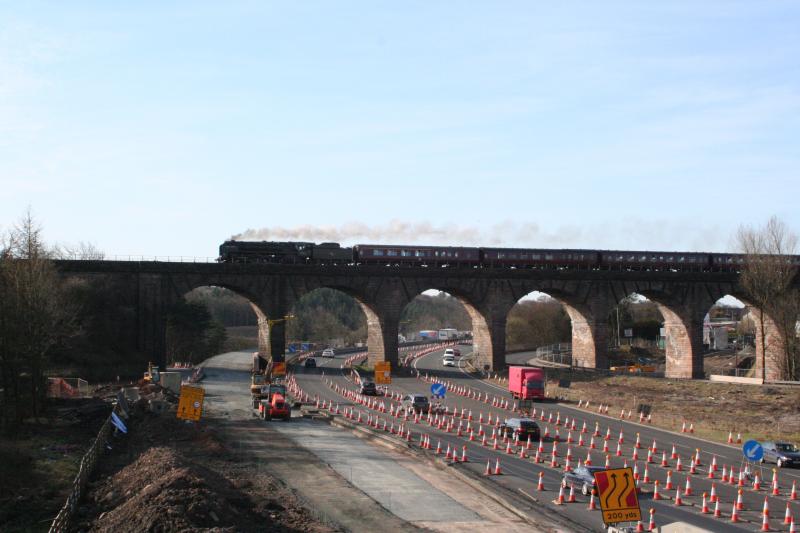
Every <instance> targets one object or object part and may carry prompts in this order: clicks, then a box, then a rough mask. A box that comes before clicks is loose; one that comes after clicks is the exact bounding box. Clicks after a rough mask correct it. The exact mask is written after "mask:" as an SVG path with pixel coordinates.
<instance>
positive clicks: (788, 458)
mask: <svg viewBox="0 0 800 533" xmlns="http://www.w3.org/2000/svg"><path fill="white" fill-rule="evenodd" d="M761 447H762V448H764V457H763V458H762V459H761V462H762V463H765V462H770V463H775V464H776V465H777V466H778V468H782V467H784V466H800V450H799V449H798V448H797V446H795V445H794V444H791V443H789V442H764V443H762V444H761Z"/></svg>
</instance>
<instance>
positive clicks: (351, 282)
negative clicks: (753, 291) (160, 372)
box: [57, 242, 783, 380]
mask: <svg viewBox="0 0 800 533" xmlns="http://www.w3.org/2000/svg"><path fill="white" fill-rule="evenodd" d="M302 244H307V243H302ZM226 245H229V242H228V243H224V244H223V246H222V247H220V251H221V255H220V258H221V259H222V260H218V261H217V262H210V263H188V262H168V261H106V260H59V261H57V267H58V269H59V270H60V272H61V273H62V275H63V276H66V277H69V278H75V279H78V280H82V281H83V282H85V283H91V284H97V285H99V286H102V287H103V288H104V289H103V290H108V291H111V292H113V294H114V297H115V298H116V299H118V300H120V301H124V302H127V303H128V304H129V305H130V307H131V308H132V309H134V314H135V317H134V320H135V323H136V325H135V331H136V335H135V336H136V338H135V339H131V342H132V343H134V344H135V348H136V349H137V350H139V351H141V352H144V353H148V354H151V356H152V358H153V359H154V360H156V361H159V362H161V363H163V362H164V359H165V354H166V342H165V341H166V316H167V313H168V312H169V309H170V308H171V306H172V305H174V304H175V303H176V302H177V301H178V300H179V299H181V298H183V296H184V295H186V294H187V293H188V292H190V291H192V290H193V289H195V288H197V287H202V286H218V287H224V288H227V289H230V290H232V291H234V292H236V293H237V294H239V295H241V296H243V297H245V298H247V299H248V300H249V301H250V303H251V305H252V307H253V309H254V311H255V313H256V315H257V316H258V323H259V351H260V352H261V353H263V354H269V356H270V357H271V358H272V359H273V360H274V361H281V360H283V357H284V352H285V346H286V336H285V323H284V322H282V321H280V320H275V319H280V318H281V317H284V316H286V315H288V314H289V313H290V312H291V310H292V307H293V306H294V304H295V303H296V302H297V301H298V300H299V299H300V298H302V297H303V296H304V295H306V294H308V293H310V292H311V291H314V290H316V289H319V288H323V287H327V288H331V289H336V290H339V291H342V292H344V293H346V294H348V295H350V296H352V297H353V298H354V299H355V300H356V301H357V302H358V303H359V304H360V306H361V308H362V309H363V311H364V314H365V315H366V318H367V336H368V339H367V345H368V353H369V360H370V362H371V363H374V362H377V361H389V362H391V363H393V365H394V364H396V363H397V357H398V340H397V339H398V335H397V334H398V329H399V324H400V315H401V313H402V311H403V309H404V307H405V306H406V305H407V304H408V303H409V302H411V300H413V299H414V298H415V297H416V296H417V295H419V294H421V293H422V292H424V291H426V290H429V289H436V290H440V291H445V292H447V293H449V294H451V295H453V296H455V297H456V298H458V299H459V300H460V301H461V303H462V304H463V305H464V307H465V308H466V310H467V312H468V314H469V316H470V319H471V321H472V332H473V342H474V351H475V353H476V358H477V364H478V365H479V366H488V367H489V368H491V369H499V368H502V367H503V366H504V365H505V342H506V318H507V316H508V313H509V311H510V310H511V308H512V307H513V306H514V305H515V304H516V303H517V302H518V301H519V299H520V298H522V297H524V296H526V295H528V294H530V293H531V292H533V291H539V292H543V293H546V294H548V295H550V296H551V297H553V298H555V299H556V300H558V301H559V302H561V304H562V305H563V306H564V308H565V310H566V312H567V314H568V315H569V317H570V319H571V321H572V352H573V364H574V365H575V366H580V367H586V368H607V367H608V359H607V345H608V335H609V332H608V324H607V318H608V315H609V313H610V312H611V310H612V309H613V308H614V306H616V305H617V304H618V303H619V302H620V301H621V300H622V299H623V298H625V297H626V296H628V295H630V294H632V293H638V294H641V295H643V296H645V297H647V298H648V299H650V300H651V301H653V302H655V303H656V305H657V306H658V308H659V310H660V312H661V314H662V317H663V320H664V329H665V333H666V346H665V347H666V371H665V375H666V377H670V378H701V377H703V376H704V372H703V358H702V355H701V354H702V348H703V344H702V342H703V341H702V338H703V320H704V317H705V315H706V313H707V312H708V310H709V309H710V308H711V307H712V306H713V305H714V303H715V302H716V301H717V300H718V299H720V298H721V297H723V296H725V295H732V296H735V297H737V298H739V299H740V300H742V301H743V302H745V303H747V298H746V296H745V295H744V294H742V291H741V289H740V287H739V284H738V277H739V274H738V272H737V268H735V267H736V266H737V262H740V259H738V258H739V257H740V256H736V255H734V254H720V256H721V257H720V258H716V260H717V261H718V262H720V263H719V266H720V268H715V267H714V264H713V261H714V260H715V258H714V257H713V256H711V255H709V254H692V253H678V252H614V254H615V255H614V256H613V257H614V258H615V260H616V259H618V260H619V261H621V262H620V263H618V264H615V265H613V267H608V265H603V264H601V262H602V257H603V256H601V255H599V252H593V251H587V250H580V251H569V250H555V251H554V250H546V251H539V252H541V255H540V256H539V258H540V262H539V263H536V262H535V260H534V259H533V258H534V254H535V253H538V252H536V251H533V250H525V251H521V250H518V249H515V250H513V251H506V252H503V251H502V249H469V248H459V249H458V250H473V251H474V252H472V253H473V254H475V255H474V261H473V259H471V258H470V256H469V255H468V252H466V251H461V252H460V253H459V260H458V261H454V260H452V259H449V260H448V259H447V257H448V256H447V253H448V251H450V253H451V254H452V252H453V250H456V249H455V248H449V247H397V246H383V247H382V248H383V249H382V250H381V251H382V252H383V255H377V256H376V255H375V251H376V250H380V248H381V247H379V246H376V245H369V246H367V245H362V246H360V247H359V248H356V249H360V250H362V251H366V250H369V253H370V255H371V257H373V258H374V257H379V258H380V260H379V261H357V260H356V261H354V260H353V256H352V255H351V256H350V259H347V257H346V256H344V255H340V257H341V258H340V259H339V260H332V259H331V258H330V257H329V258H328V259H327V260H322V261H313V260H308V259H307V258H304V259H303V260H300V261H298V260H292V261H287V260H285V258H282V259H280V260H242V258H241V257H239V258H238V259H236V258H234V257H231V256H230V255H228V257H227V258H226V257H225V256H224V254H223V253H222V252H224V248H223V247H225V246H226ZM337 246H338V245H337ZM404 248H405V249H407V250H406V251H405V252H404V250H403V249H404ZM344 250H347V252H345V253H349V254H352V253H353V252H352V251H351V249H349V248H348V249H344ZM421 250H425V251H424V252H421ZM486 250H490V252H489V253H490V254H492V253H493V254H494V255H486V253H487V252H486ZM498 250H500V251H498ZM390 251H393V252H394V253H393V254H392V255H388V253H389V252H390ZM229 252H230V249H229ZM308 253H309V256H308V257H313V256H312V255H310V254H311V253H312V252H310V251H309V252H308ZM378 253H379V254H380V253H381V252H380V251H379V252H378ZM422 253H425V254H430V255H429V259H426V258H425V257H422V258H421V254H422ZM504 253H507V254H511V253H513V254H515V257H514V263H510V262H507V263H506V264H500V262H499V260H501V259H503V257H505V258H506V259H508V260H509V261H510V260H511V257H509V256H508V255H505V256H501V257H498V254H504ZM523 253H525V254H526V257H527V259H525V260H524V261H525V263H524V264H523V263H520V261H522V260H521V259H520V256H521V255H522V254H523ZM415 254H416V255H415ZM465 254H467V255H465ZM557 254H561V257H562V259H553V258H554V257H556V256H557ZM578 254H582V257H578ZM698 256H699V258H697V259H689V258H694V257H698ZM404 257H406V258H414V259H413V260H411V261H401V259H402V258H404ZM545 257H548V258H550V259H548V260H549V261H550V263H547V264H545V263H543V262H542V261H544V258H545ZM608 257H611V256H608ZM722 257H724V259H722ZM357 258H358V257H357V256H356V259H357ZM387 258H392V259H390V260H387ZM485 258H488V259H489V260H493V262H492V263H491V264H489V263H485V262H484V261H485ZM627 258H630V260H631V261H633V263H631V264H627V265H626V264H625V263H624V262H625V261H626V260H628V259H627ZM669 259H672V260H673V263H667V262H665V260H669ZM679 259H680V260H681V263H678V262H677V261H678V260H679ZM568 261H569V262H568ZM722 261H724V265H723V263H722ZM723 266H724V268H723ZM750 311H751V313H757V311H756V310H755V309H752V308H751V310H750ZM755 323H756V324H757V325H760V320H755ZM765 324H766V328H767V333H768V334H767V343H766V344H767V346H766V354H765V357H764V359H765V360H766V378H767V379H768V380H770V379H778V378H779V376H780V368H779V364H780V359H781V353H782V350H783V348H782V346H783V345H782V339H781V338H780V337H779V335H778V330H777V328H776V327H774V326H773V323H772V321H771V319H770V317H765ZM757 327H760V326H757ZM757 333H758V332H757ZM756 339H757V346H756V349H757V353H762V349H763V347H762V346H761V335H760V334H757V335H756ZM756 365H757V368H756V371H757V375H760V373H761V367H762V366H763V365H762V358H761V357H757V358H756Z"/></svg>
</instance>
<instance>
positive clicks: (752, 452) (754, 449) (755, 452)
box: [742, 440, 764, 462]
mask: <svg viewBox="0 0 800 533" xmlns="http://www.w3.org/2000/svg"><path fill="white" fill-rule="evenodd" d="M742 453H743V454H744V458H745V459H747V460H748V461H751V462H756V461H760V460H761V459H762V458H763V457H764V448H762V447H761V445H760V444H759V443H758V441H757V440H749V441H747V442H745V443H744V444H743V445H742Z"/></svg>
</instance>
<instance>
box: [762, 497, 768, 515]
mask: <svg viewBox="0 0 800 533" xmlns="http://www.w3.org/2000/svg"><path fill="white" fill-rule="evenodd" d="M761 514H762V515H764V516H766V517H767V518H769V500H768V499H767V497H766V496H764V507H762V509H761Z"/></svg>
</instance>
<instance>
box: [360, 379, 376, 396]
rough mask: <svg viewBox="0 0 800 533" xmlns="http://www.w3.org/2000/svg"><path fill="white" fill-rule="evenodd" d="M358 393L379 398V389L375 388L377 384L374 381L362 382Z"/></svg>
mask: <svg viewBox="0 0 800 533" xmlns="http://www.w3.org/2000/svg"><path fill="white" fill-rule="evenodd" d="M358 392H359V394H363V395H364V396H377V395H378V387H376V386H375V382H373V381H362V382H361V387H360V388H359V390H358Z"/></svg>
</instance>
